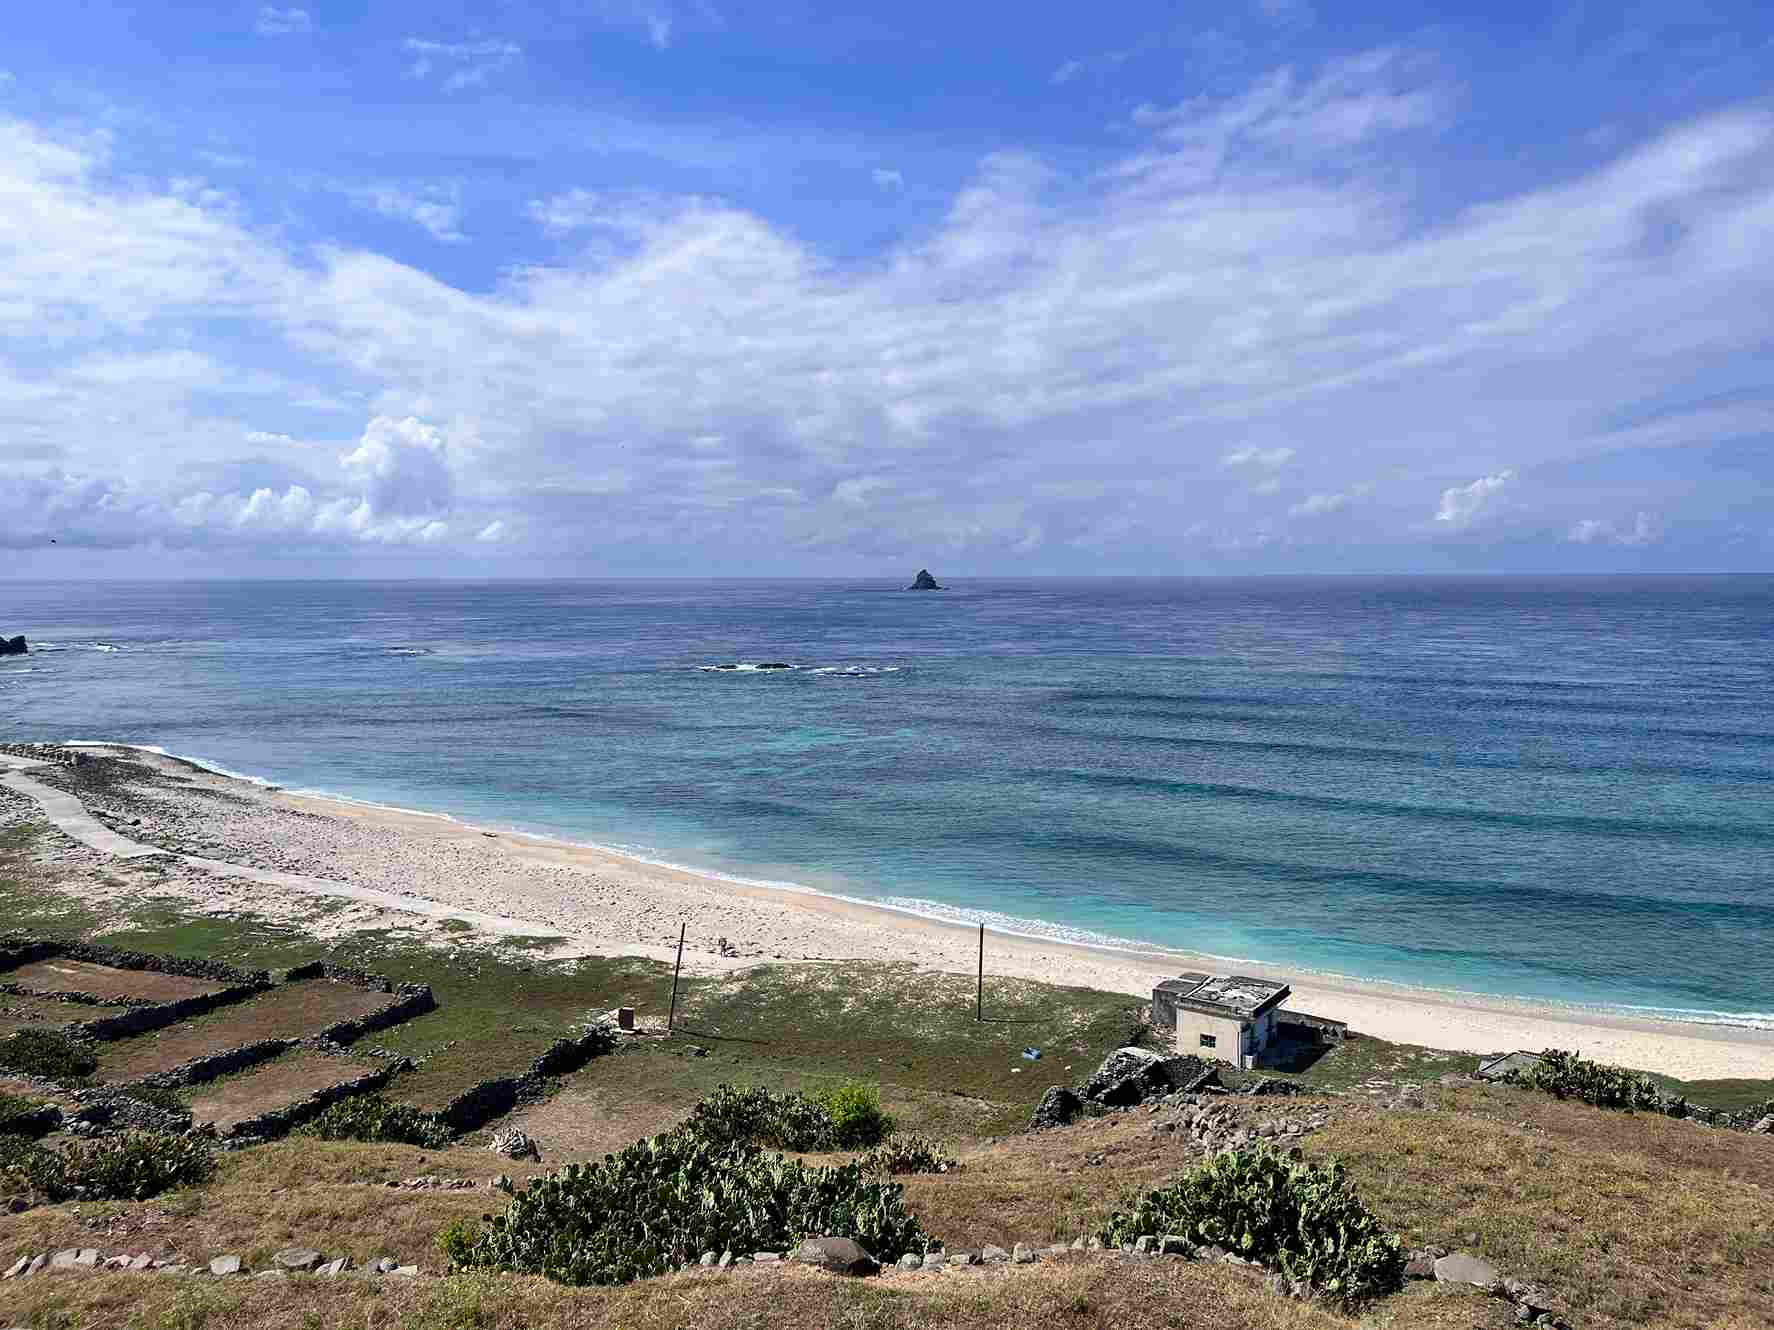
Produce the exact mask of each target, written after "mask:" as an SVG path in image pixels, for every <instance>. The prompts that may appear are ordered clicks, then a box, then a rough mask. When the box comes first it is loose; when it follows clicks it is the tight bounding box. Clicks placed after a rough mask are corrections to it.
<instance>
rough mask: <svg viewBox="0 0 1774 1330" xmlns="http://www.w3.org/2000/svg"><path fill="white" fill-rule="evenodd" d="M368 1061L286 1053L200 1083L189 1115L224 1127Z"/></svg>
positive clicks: (352, 1072) (354, 1072) (333, 1081)
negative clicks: (239, 1071) (237, 1071)
mask: <svg viewBox="0 0 1774 1330" xmlns="http://www.w3.org/2000/svg"><path fill="white" fill-rule="evenodd" d="M371 1065H372V1064H370V1063H368V1062H365V1061H359V1060H357V1059H354V1058H342V1057H328V1056H325V1055H323V1054H320V1053H309V1052H305V1051H297V1052H294V1053H285V1054H284V1055H283V1056H282V1057H280V1058H274V1059H273V1060H272V1061H270V1062H266V1063H263V1064H261V1065H260V1066H257V1067H254V1068H253V1069H252V1070H251V1071H246V1072H242V1073H241V1074H240V1075H238V1076H229V1077H227V1078H225V1079H223V1080H219V1081H212V1082H210V1083H209V1084H208V1085H203V1086H199V1087H198V1088H197V1090H196V1092H195V1093H193V1094H192V1096H191V1116H192V1117H193V1118H194V1119H195V1120H196V1121H198V1122H200V1123H202V1122H213V1123H215V1124H216V1126H217V1127H220V1128H224V1129H225V1128H228V1127H232V1126H233V1125H234V1124H235V1123H236V1122H239V1121H242V1120H243V1119H245V1118H250V1117H254V1116H256V1115H258V1114H260V1113H264V1112H266V1111H267V1110H269V1109H273V1108H281V1107H283V1106H284V1105H285V1104H289V1103H293V1102H294V1101H295V1100H297V1099H302V1098H305V1097H306V1096H308V1095H310V1094H312V1093H313V1092H314V1091H316V1090H323V1089H325V1088H326V1087H327V1086H329V1085H337V1084H338V1083H339V1082H340V1081H348V1080H351V1079H352V1078H353V1077H356V1076H361V1075H363V1074H364V1073H365V1072H366V1071H369V1070H370V1068H371Z"/></svg>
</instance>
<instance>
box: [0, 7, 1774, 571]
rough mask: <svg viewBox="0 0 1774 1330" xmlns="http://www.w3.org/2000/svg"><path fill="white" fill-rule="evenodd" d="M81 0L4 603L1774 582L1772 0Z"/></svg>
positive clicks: (20, 433)
mask: <svg viewBox="0 0 1774 1330" xmlns="http://www.w3.org/2000/svg"><path fill="white" fill-rule="evenodd" d="M1425 12H1426V11H1424V9H1423V8H1422V7H1421V6H1415V5H1404V4H1397V3H1370V4H1350V3H1345V4H1340V5H1332V4H1329V3H1328V2H1327V0H1326V2H1322V3H1317V4H1314V3H1311V2H1310V0H1225V2H1218V0H1203V2H1201V3H1185V4H1176V3H1168V4H1147V3H1142V2H1141V0H1124V2H1123V3H1121V4H1117V5H1111V6H1104V7H1102V8H1101V9H1098V8H1096V7H1094V6H1086V7H1084V8H1076V7H1071V6H1066V7H1060V6H1041V5H1035V6H1031V5H1028V4H1026V3H1020V4H1016V5H1010V4H1001V3H995V2H994V0H980V2H979V3H975V4H972V5H952V4H944V5H940V6H938V5H933V4H929V3H927V2H926V0H895V3H893V4H890V5H889V4H884V3H879V4H876V5H875V6H874V7H861V6H860V5H859V6H858V7H854V8H846V9H839V8H838V7H836V6H827V5H819V6H815V5H810V4H806V3H804V2H803V0H780V2H779V3H736V2H735V0H499V2H498V3H491V2H488V0H478V2H476V0H429V2H428V3H425V4H412V3H407V2H406V0H376V2H375V3H371V0H295V3H291V4H288V5H260V4H246V3H235V2H234V0H203V2H202V3H198V2H197V0H162V2H161V3H158V4H151V3H141V2H140V0H128V2H127V3H119V2H116V0H61V2H60V3H56V4H45V5H20V6H16V7H14V8H13V9H11V10H9V12H8V16H7V22H6V25H5V30H4V32H0V577H8V576H10V577H162V576H164V577H194V576H267V577H277V576H309V577H318V576H327V577H330V576H378V577H379V576H388V577H412V576H444V577H504V576H518V577H535V576H587V577H598V576H689V577H706V576H726V575H735V576H738V575H746V576H821V575H825V576H842V577H853V576H869V577H902V576H903V577H905V578H907V579H908V580H909V576H910V574H911V573H912V572H913V571H915V570H916V569H917V568H919V567H924V566H928V567H930V568H931V569H932V570H933V571H935V572H936V573H937V575H938V577H939V578H941V577H945V576H968V575H973V576H1004V575H1032V576H1035V575H1039V576H1047V575H1091V574H1117V575H1120V574H1132V575H1170V574H1182V575H1217V574H1259V573H1339V572H1351V573H1375V572H1424V573H1468V572H1469V573H1480V572H1572V573H1579V572H1610V571H1613V572H1619V571H1647V572H1656V571H1763V572H1765V571H1769V570H1771V569H1774V358H1771V356H1770V351H1771V350H1774V9H1770V8H1769V7H1768V6H1767V5H1766V4H1765V3H1755V2H1745V3H1711V2H1710V0H1683V3H1680V4H1641V3H1631V2H1630V0H1626V2H1624V3H1612V4H1607V5H1600V4H1574V5H1568V6H1563V7H1560V6H1558V5H1557V4H1556V3H1555V4H1553V5H1549V6H1539V5H1536V6H1529V5H1496V4H1491V5H1486V6H1467V5H1462V4H1459V3H1454V4H1448V5H1440V6H1436V7H1434V17H1433V21H1426V19H1425V17H1424V15H1425Z"/></svg>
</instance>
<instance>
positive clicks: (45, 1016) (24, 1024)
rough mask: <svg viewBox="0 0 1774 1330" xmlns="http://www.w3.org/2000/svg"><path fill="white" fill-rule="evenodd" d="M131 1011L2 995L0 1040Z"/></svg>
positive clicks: (121, 1008)
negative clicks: (7, 1036)
mask: <svg viewBox="0 0 1774 1330" xmlns="http://www.w3.org/2000/svg"><path fill="white" fill-rule="evenodd" d="M128 1010H129V1008H128V1007H111V1006H103V1007H97V1006H92V1005H90V1004H88V1003H84V1002H57V1001H56V1000H55V999H54V998H43V997H19V996H15V995H13V994H11V993H0V1038H4V1037H5V1036H6V1035H9V1034H12V1033H13V1032H14V1031H16V1030H54V1029H57V1028H59V1027H61V1026H63V1025H70V1024H72V1023H73V1022H75V1021H91V1020H97V1019H98V1018H99V1017H100V1016H116V1015H118V1014H119V1013H121V1012H125V1011H128Z"/></svg>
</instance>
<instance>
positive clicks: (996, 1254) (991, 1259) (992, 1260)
mask: <svg viewBox="0 0 1774 1330" xmlns="http://www.w3.org/2000/svg"><path fill="white" fill-rule="evenodd" d="M1019 1245H1020V1244H1019ZM979 1259H980V1261H981V1262H982V1263H984V1264H986V1265H998V1264H1002V1263H1003V1262H1005V1261H1008V1260H1009V1259H1010V1253H1009V1252H1007V1251H1005V1250H1004V1249H1003V1248H1002V1247H998V1246H994V1245H993V1244H992V1243H989V1242H988V1243H987V1244H986V1245H985V1246H984V1247H983V1248H981V1249H980V1253H979Z"/></svg>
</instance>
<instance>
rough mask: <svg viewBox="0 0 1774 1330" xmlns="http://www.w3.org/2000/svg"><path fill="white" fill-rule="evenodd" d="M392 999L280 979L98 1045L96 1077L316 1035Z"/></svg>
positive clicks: (322, 982) (126, 1076)
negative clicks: (186, 1017) (164, 1025)
mask: <svg viewBox="0 0 1774 1330" xmlns="http://www.w3.org/2000/svg"><path fill="white" fill-rule="evenodd" d="M392 1000H393V999H392V998H391V997H390V996H389V995H388V994H387V993H373V992H368V991H366V990H364V989H361V988H357V987H354V986H353V985H351V984H344V983H337V982H334V981H333V980H330V979H307V980H303V981H302V982H300V983H295V984H280V985H278V986H277V987H275V988H272V989H270V990H268V991H267V992H264V993H261V994H259V995H258V996H257V997H254V998H249V999H247V1000H246V1001H245V1002H241V1003H237V1004H235V1005H234V1006H231V1007H223V1008H221V1009H220V1010H218V1011H213V1012H210V1013H209V1014H208V1015H206V1016H199V1017H198V1018H197V1019H196V1020H192V1021H187V1022H185V1023H184V1024H182V1025H175V1026H171V1027H170V1028H168V1029H165V1030H157V1031H155V1032H153V1033H151V1034H143V1035H137V1036H135V1037H134V1038H131V1039H120V1040H118V1041H117V1042H116V1043H113V1044H105V1045H103V1046H102V1047H101V1048H100V1049H99V1070H98V1075H99V1079H100V1080H105V1081H131V1080H135V1079H137V1078H138V1077H141V1076H146V1075H149V1074H150V1073H152V1072H157V1071H166V1070H168V1069H170V1068H172V1067H176V1066H178V1065H179V1064H180V1063H181V1062H185V1061H188V1060H190V1059H191V1058H194V1057H200V1056H203V1055H204V1054H208V1053H218V1052H221V1051H222V1050H223V1049H228V1048H237V1047H239V1046H240V1045H241V1044H250V1043H254V1042H256V1041H257V1040H261V1039H295V1038H300V1037H301V1036H303V1035H310V1034H316V1033H318V1032H319V1031H321V1030H323V1029H325V1028H326V1027H327V1026H329V1025H332V1024H333V1023H335V1022H337V1021H342V1020H347V1019H350V1018H351V1017H355V1016H364V1015H367V1014H368V1013H370V1012H372V1011H375V1010H376V1009H377V1008H379V1007H382V1006H385V1005H386V1004H387V1003H388V1002H390V1001H392Z"/></svg>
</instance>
